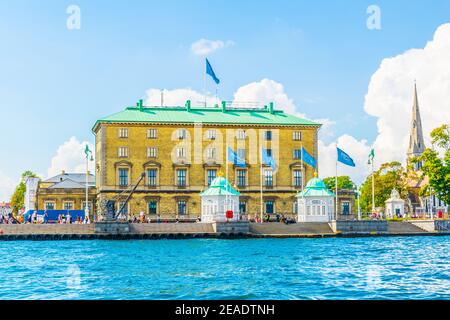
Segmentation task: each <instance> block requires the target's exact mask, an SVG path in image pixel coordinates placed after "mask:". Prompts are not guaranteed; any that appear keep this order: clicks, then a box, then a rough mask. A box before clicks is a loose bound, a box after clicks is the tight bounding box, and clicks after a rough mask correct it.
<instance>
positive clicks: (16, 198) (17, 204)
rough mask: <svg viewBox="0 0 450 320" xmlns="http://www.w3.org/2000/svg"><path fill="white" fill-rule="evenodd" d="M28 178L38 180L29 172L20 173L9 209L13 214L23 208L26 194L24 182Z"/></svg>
mask: <svg viewBox="0 0 450 320" xmlns="http://www.w3.org/2000/svg"><path fill="white" fill-rule="evenodd" d="M28 177H31V178H39V177H38V176H37V175H36V174H35V173H33V172H32V171H29V170H27V171H25V172H24V173H22V178H21V179H20V182H19V184H18V185H17V187H16V189H15V190H14V193H13V195H12V197H11V207H12V208H13V214H17V212H18V211H19V210H20V209H22V208H23V207H24V200H25V192H26V185H25V181H26V179H27V178H28Z"/></svg>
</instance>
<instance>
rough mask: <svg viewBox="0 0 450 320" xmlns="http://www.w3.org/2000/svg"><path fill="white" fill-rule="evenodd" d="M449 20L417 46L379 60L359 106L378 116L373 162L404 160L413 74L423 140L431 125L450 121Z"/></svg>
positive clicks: (426, 136)
mask: <svg viewBox="0 0 450 320" xmlns="http://www.w3.org/2000/svg"><path fill="white" fill-rule="evenodd" d="M449 57H450V24H444V25H441V26H440V27H439V28H438V29H437V30H436V32H435V34H434V37H433V39H432V40H431V41H429V42H428V43H427V44H426V45H425V46H424V48H422V49H411V50H408V51H406V52H404V53H402V54H399V55H397V56H395V57H392V58H386V59H384V60H383V61H382V62H381V65H380V67H379V68H378V70H377V71H376V72H375V73H374V74H373V76H372V78H371V80H370V84H369V88H368V92H367V95H366V97H365V105H364V109H365V111H366V112H367V113H368V114H369V115H372V116H374V117H376V118H378V119H377V126H378V136H377V138H376V140H375V144H374V146H375V151H376V159H375V160H376V162H375V163H376V164H378V165H379V164H381V163H384V162H389V161H394V160H396V161H401V162H405V160H406V159H405V158H406V151H407V148H408V142H409V131H410V127H411V112H412V105H413V86H414V79H417V89H418V96H419V106H420V112H421V117H422V125H423V130H424V136H425V143H426V144H427V145H428V146H430V138H429V133H430V131H431V130H432V129H434V128H436V127H438V126H440V125H442V124H444V123H450V59H449Z"/></svg>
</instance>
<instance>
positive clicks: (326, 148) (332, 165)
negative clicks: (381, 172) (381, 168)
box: [319, 134, 371, 184]
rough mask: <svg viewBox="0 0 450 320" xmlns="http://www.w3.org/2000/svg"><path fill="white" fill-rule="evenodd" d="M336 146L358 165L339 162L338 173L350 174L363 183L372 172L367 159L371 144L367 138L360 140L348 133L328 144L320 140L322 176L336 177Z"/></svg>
mask: <svg viewBox="0 0 450 320" xmlns="http://www.w3.org/2000/svg"><path fill="white" fill-rule="evenodd" d="M336 146H338V147H339V148H341V149H343V150H345V152H346V153H348V154H349V155H350V156H351V157H352V159H353V160H354V161H355V164H356V167H349V166H346V165H344V164H338V175H339V176H350V177H351V178H352V180H353V181H354V182H356V183H357V184H361V183H362V182H363V181H364V180H365V178H366V177H367V175H368V174H369V172H370V168H369V166H368V164H367V160H368V155H369V153H370V149H371V146H370V145H369V144H368V143H367V140H358V139H356V138H354V137H353V136H351V135H348V134H344V135H342V136H340V137H339V138H338V139H337V141H336V142H335V143H330V144H326V143H324V142H323V141H322V140H319V161H320V162H319V169H320V176H321V177H334V176H335V175H336V160H337V151H336Z"/></svg>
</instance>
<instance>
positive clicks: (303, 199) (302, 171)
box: [297, 143, 306, 215]
mask: <svg viewBox="0 0 450 320" xmlns="http://www.w3.org/2000/svg"><path fill="white" fill-rule="evenodd" d="M300 159H301V160H300V162H301V163H300V165H301V173H302V176H301V180H302V181H301V186H302V205H303V209H302V211H303V214H304V215H305V214H306V212H305V211H306V210H305V209H306V206H305V192H304V182H303V179H304V170H303V143H302V144H301V156H300ZM297 209H298V210H300V209H299V208H297Z"/></svg>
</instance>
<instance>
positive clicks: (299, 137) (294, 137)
mask: <svg viewBox="0 0 450 320" xmlns="http://www.w3.org/2000/svg"><path fill="white" fill-rule="evenodd" d="M302 138H303V137H302V132H301V131H293V132H292V140H294V141H302Z"/></svg>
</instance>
